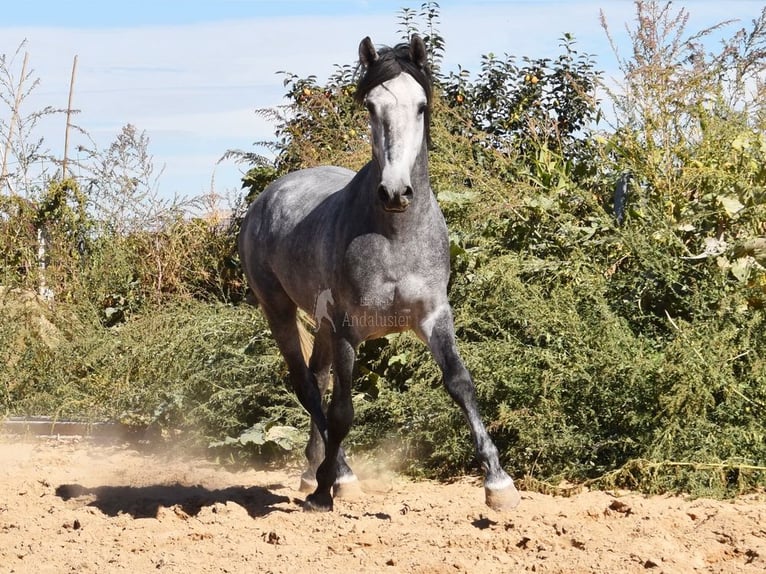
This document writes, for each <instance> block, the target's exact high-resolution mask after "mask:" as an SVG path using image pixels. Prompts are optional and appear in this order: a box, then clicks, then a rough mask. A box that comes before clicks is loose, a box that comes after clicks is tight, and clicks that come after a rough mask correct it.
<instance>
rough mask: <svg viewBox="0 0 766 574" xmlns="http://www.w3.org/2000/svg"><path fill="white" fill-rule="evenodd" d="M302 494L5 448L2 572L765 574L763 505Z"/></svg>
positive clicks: (199, 463) (291, 479)
mask: <svg viewBox="0 0 766 574" xmlns="http://www.w3.org/2000/svg"><path fill="white" fill-rule="evenodd" d="M360 474H361V473H360ZM297 484H298V471H297V469H290V470H285V471H278V472H277V471H256V470H248V471H241V472H231V471H228V470H225V469H223V468H221V467H218V466H216V465H213V464H211V463H210V462H209V461H204V460H199V459H196V460H195V459H189V458H183V457H179V456H177V455H172V456H171V455H169V454H164V455H157V454H147V453H141V452H139V451H137V450H134V449H132V448H130V447H96V446H93V445H87V444H85V443H73V442H71V441H70V442H61V441H50V440H49V441H44V440H37V441H35V442H19V441H10V440H9V439H8V438H7V437H5V438H1V437H0V572H2V573H6V572H8V573H10V572H17V573H22V572H25V573H26V572H29V573H35V574H39V573H46V572H51V573H53V572H55V573H57V574H58V573H70V572H71V573H74V572H78V573H79V572H99V573H107V572H131V573H146V572H179V573H180V572H183V573H188V572H232V573H239V572H264V573H268V572H273V573H277V572H279V573H282V572H291V573H292V572H301V573H304V572H305V573H313V572H319V571H320V570H328V571H331V572H354V573H356V572H375V573H379V572H382V573H391V574H394V573H400V572H401V573H405V572H406V573H422V574H426V573H428V574H436V573H450V574H452V573H459V572H482V574H493V573H500V572H503V573H506V572H522V571H530V572H562V573H563V572H566V573H577V572H599V573H610V574H612V573H616V572H645V571H651V572H731V573H737V574H740V573H749V572H753V573H756V572H758V573H763V572H764V571H766V496H764V495H754V496H750V497H746V498H743V499H740V500H737V501H735V502H721V501H711V500H691V501H689V500H684V499H682V498H678V497H669V496H662V497H651V498H646V497H643V496H640V495H637V494H630V493H622V494H621V495H617V494H616V493H607V492H584V493H581V494H578V495H576V496H572V497H568V498H561V497H552V496H545V495H541V494H535V493H523V499H522V504H521V506H520V507H519V508H518V509H517V510H515V511H514V512H512V513H506V514H501V513H496V512H493V511H491V510H490V509H488V508H487V507H485V506H484V504H483V489H482V488H481V486H480V484H479V483H478V482H477V480H476V479H463V480H460V481H457V482H455V483H452V484H439V483H433V482H412V481H409V480H406V479H404V478H401V477H396V476H391V475H389V476H387V477H383V478H381V477H380V476H379V477H378V478H376V479H368V481H366V482H363V485H364V487H365V490H366V491H367V492H366V493H365V495H364V496H363V497H362V498H360V499H356V500H338V501H336V510H335V512H333V513H331V514H312V513H305V512H303V511H302V509H301V501H302V500H303V495H302V494H301V493H300V492H298V491H297V490H296V487H297Z"/></svg>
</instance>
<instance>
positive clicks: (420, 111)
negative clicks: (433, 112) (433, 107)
mask: <svg viewBox="0 0 766 574" xmlns="http://www.w3.org/2000/svg"><path fill="white" fill-rule="evenodd" d="M427 109H428V104H420V106H419V107H418V115H419V116H422V115H423V114H424V113H426V110H427Z"/></svg>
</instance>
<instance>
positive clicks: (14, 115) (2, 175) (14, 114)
mask: <svg viewBox="0 0 766 574" xmlns="http://www.w3.org/2000/svg"><path fill="white" fill-rule="evenodd" d="M27 62H29V52H24V63H23V64H22V65H21V76H19V86H18V88H16V95H15V96H16V97H15V102H14V104H13V110H12V111H11V123H10V124H9V125H8V138H7V139H6V140H5V151H4V152H3V170H2V172H0V183H3V182H5V180H6V178H7V177H8V154H10V153H11V141H13V128H14V127H15V126H16V123H17V122H18V121H19V106H21V98H22V91H21V89H22V88H23V87H24V78H25V76H26V75H27ZM8 192H9V193H10V194H11V195H12V194H13V191H12V190H11V186H10V185H9V186H8Z"/></svg>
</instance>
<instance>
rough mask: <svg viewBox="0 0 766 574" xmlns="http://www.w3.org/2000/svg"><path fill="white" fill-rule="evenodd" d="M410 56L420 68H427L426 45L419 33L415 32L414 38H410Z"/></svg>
mask: <svg viewBox="0 0 766 574" xmlns="http://www.w3.org/2000/svg"><path fill="white" fill-rule="evenodd" d="M410 57H411V58H412V61H413V62H414V63H415V64H416V65H417V66H418V67H419V68H422V69H425V68H426V67H427V66H428V52H426V45H425V43H424V42H423V39H422V38H421V37H420V36H418V35H417V34H413V35H412V38H410Z"/></svg>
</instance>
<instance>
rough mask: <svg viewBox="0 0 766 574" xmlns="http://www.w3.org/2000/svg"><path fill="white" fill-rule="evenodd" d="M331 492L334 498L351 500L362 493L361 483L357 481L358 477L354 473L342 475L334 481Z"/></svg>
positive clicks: (359, 496)
mask: <svg viewBox="0 0 766 574" xmlns="http://www.w3.org/2000/svg"><path fill="white" fill-rule="evenodd" d="M332 494H333V497H334V498H345V499H347V500H353V499H356V498H361V496H362V495H363V494H364V493H363V492H362V485H361V484H360V483H359V479H358V478H357V477H356V475H355V474H349V475H347V476H342V477H340V478H338V480H336V481H335V484H334V485H333V487H332Z"/></svg>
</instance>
